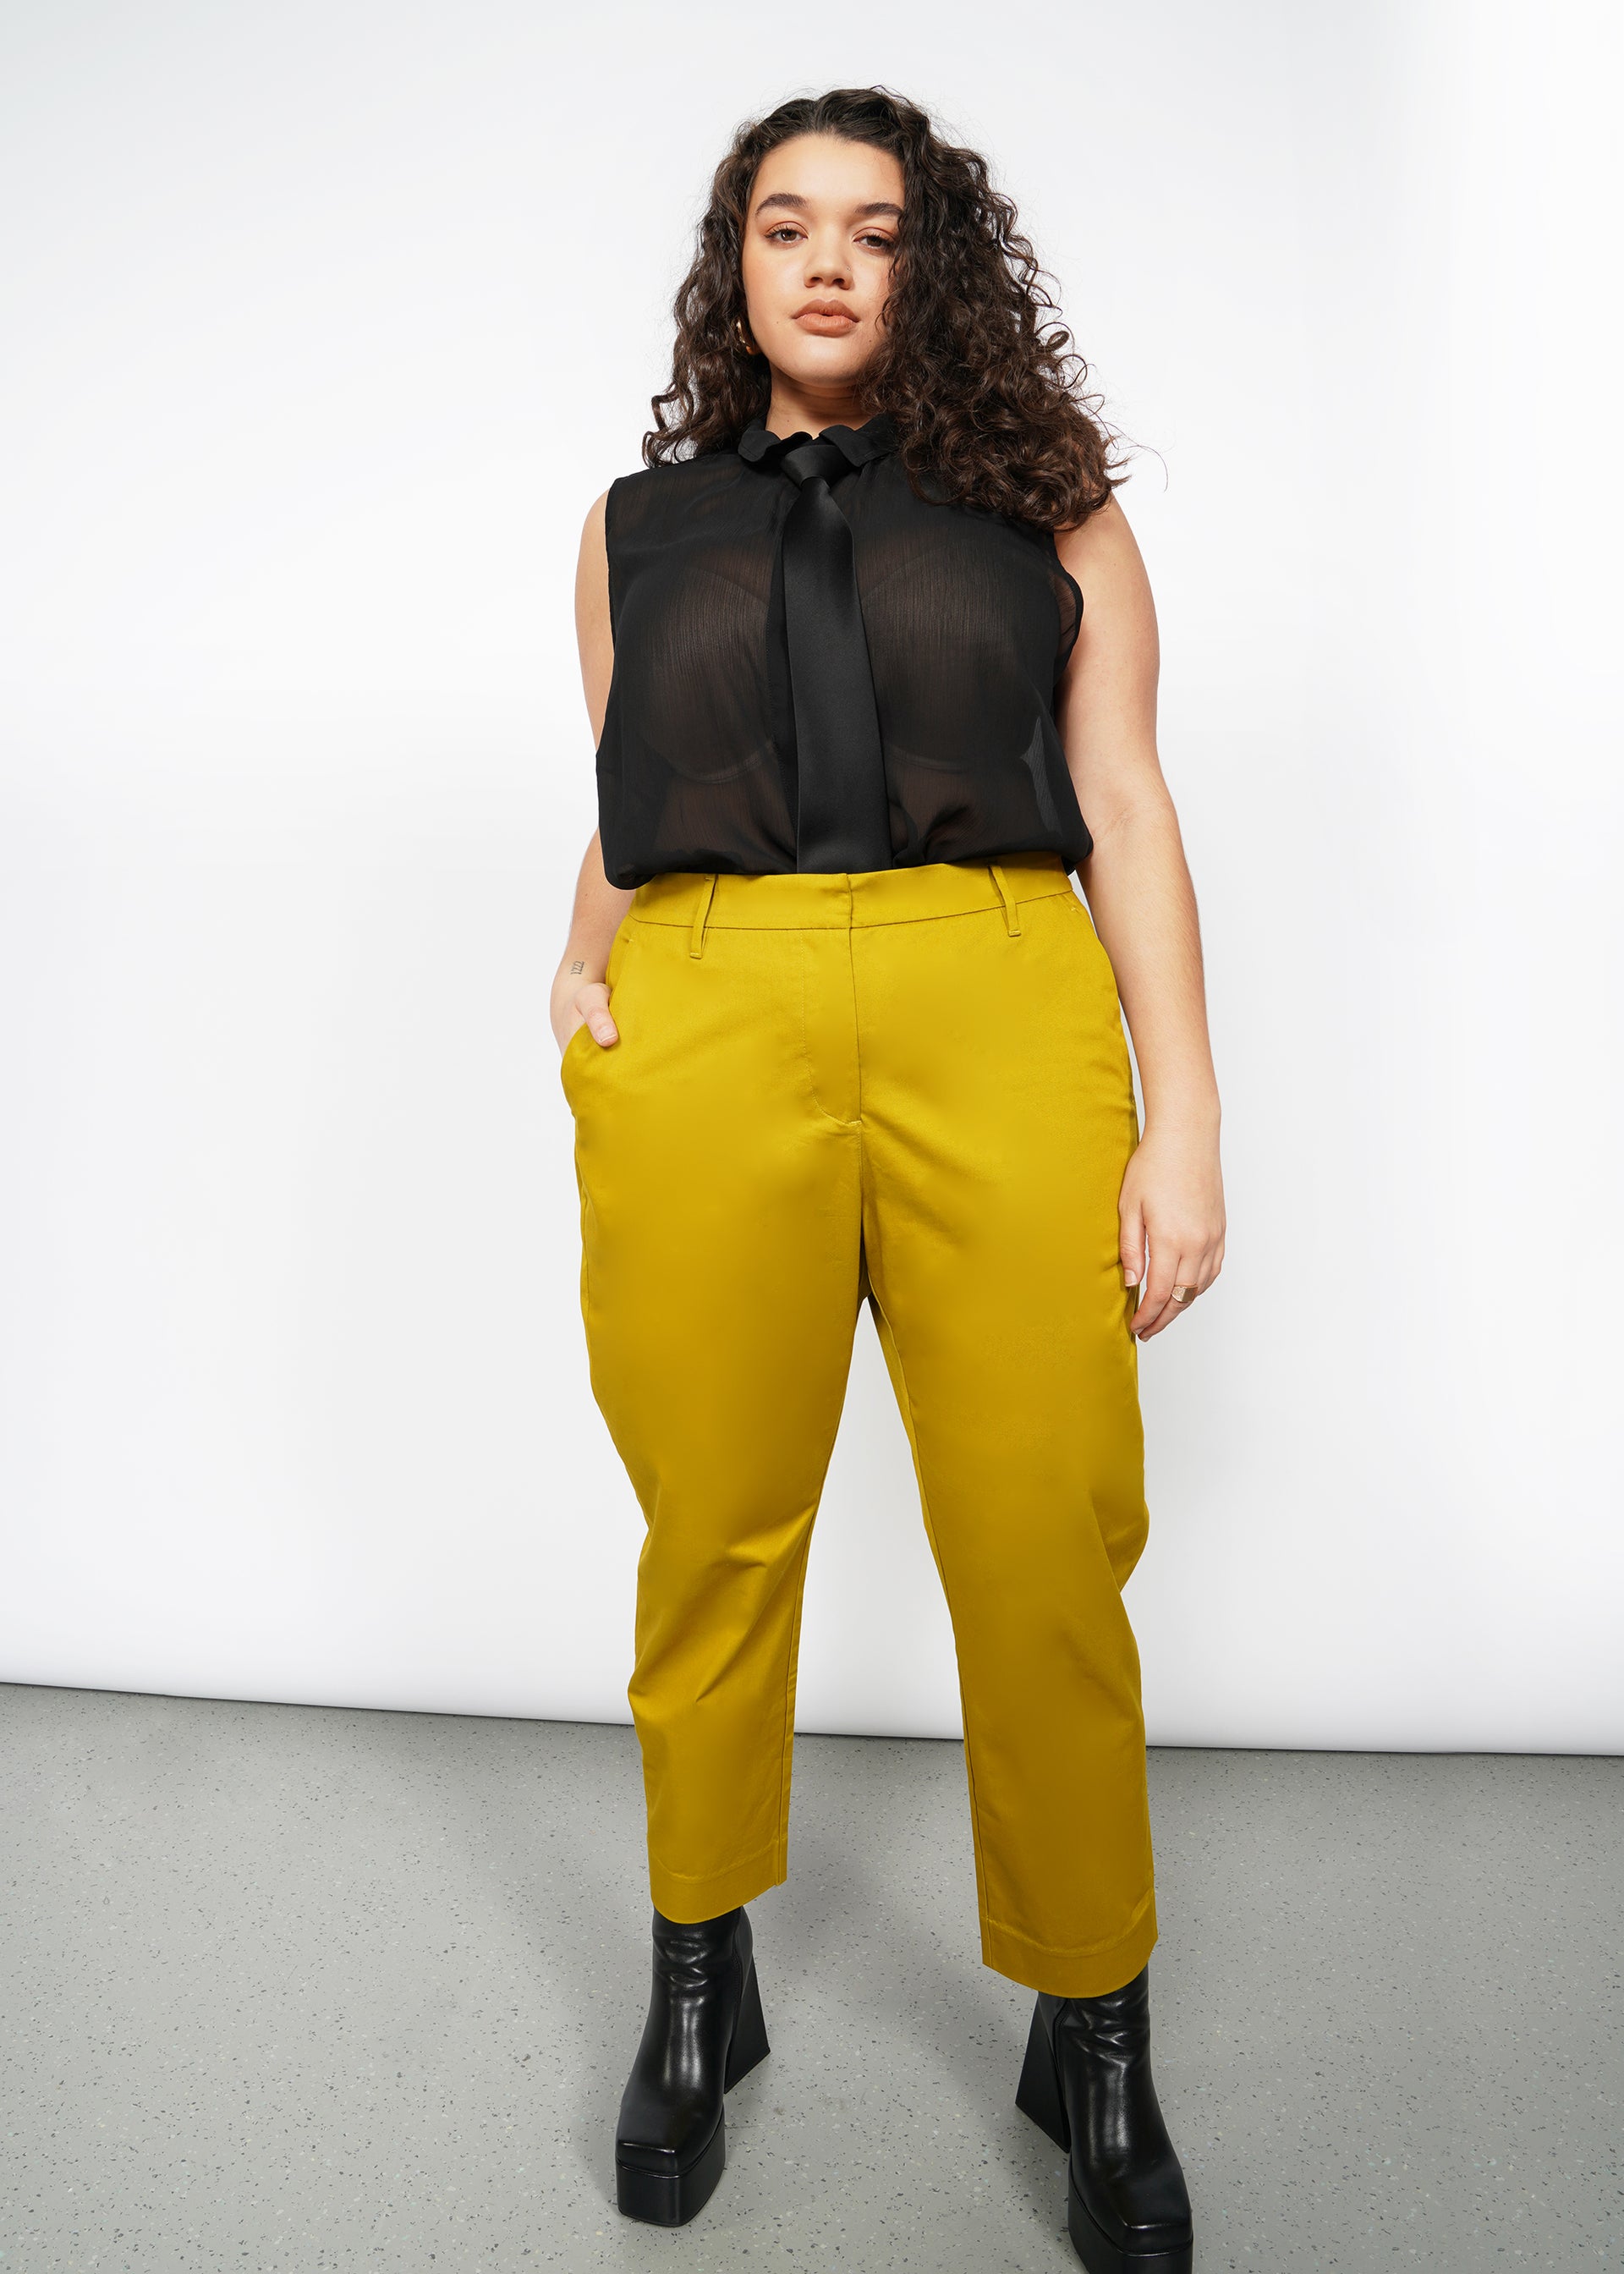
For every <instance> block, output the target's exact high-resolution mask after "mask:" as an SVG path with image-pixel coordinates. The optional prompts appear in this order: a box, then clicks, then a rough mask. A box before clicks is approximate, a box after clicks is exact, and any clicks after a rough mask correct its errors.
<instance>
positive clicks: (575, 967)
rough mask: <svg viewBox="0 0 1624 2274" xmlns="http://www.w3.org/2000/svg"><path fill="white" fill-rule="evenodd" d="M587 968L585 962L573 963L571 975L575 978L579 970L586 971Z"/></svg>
mask: <svg viewBox="0 0 1624 2274" xmlns="http://www.w3.org/2000/svg"><path fill="white" fill-rule="evenodd" d="M585 969H586V966H585V964H584V963H572V964H571V965H570V967H569V975H570V977H571V978H572V979H573V978H574V977H575V974H576V972H577V971H584V970H585Z"/></svg>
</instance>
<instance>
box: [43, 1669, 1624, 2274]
mask: <svg viewBox="0 0 1624 2274" xmlns="http://www.w3.org/2000/svg"><path fill="white" fill-rule="evenodd" d="M1152 1793H1153V1800H1154V1811H1155V1826H1156V1838H1157V1849H1158V1886H1159V1900H1160V1908H1161V1912H1162V1940H1161V1943H1160V1944H1159V1946H1158V1947H1157V1950H1156V1954H1155V1955H1154V1958H1153V1959H1152V1962H1151V1983H1152V1988H1153V1994H1154V2014H1155V2047H1156V2067H1157V2074H1158V2077H1159V2081H1160V2085H1161V2090H1162V2100H1163V2105H1164V2106H1165V2107H1166V2109H1167V2111H1168V2114H1169V2120H1170V2122H1171V2125H1172V2127H1173V2130H1174V2135H1175V2138H1176V2139H1177V2142H1178V2144H1179V2147H1180V2150H1181V2152H1182V2153H1183V2156H1184V2164H1185V2169H1186V2171H1187V2172H1188V2174H1189V2179H1190V2185H1191V2193H1192V2197H1193V2201H1194V2205H1195V2213H1196V2230H1197V2238H1198V2239H1197V2250H1196V2264H1197V2267H1198V2269H1199V2270H1202V2274H1219V2270H1222V2269H1234V2268H1247V2269H1254V2270H1259V2274H1286V2270H1291V2274H1296V2270H1299V2269H1301V2270H1304V2274H1319V2270H1327V2274H1330V2270H1359V2274H1363V2270H1365V2269H1377V2268H1380V2269H1391V2268H1394V2267H1416V2266H1419V2267H1428V2268H1436V2269H1439V2270H1442V2274H1477V2270H1479V2269H1482V2270H1489V2269H1496V2270H1498V2269H1510V2268H1532V2267H1560V2268H1564V2269H1567V2268H1571V2269H1575V2270H1577V2269H1581V2268H1583V2269H1586V2270H1593V2269H1598V2268H1619V2267H1620V2266H1624V2208H1621V2204H1620V2167H1619V2138H1620V2099H1621V2098H1624V2051H1621V2045H1624V2031H1621V2028H1620V2023H1621V2021H1624V2001H1621V1999H1620V1952H1619V1903H1620V1884H1621V1881H1624V1809H1621V1808H1620V1800H1621V1799H1624V1763H1620V1762H1619V1761H1615V1760H1589V1759H1572V1758H1478V1757H1472V1756H1442V1757H1438V1756H1415V1755H1400V1756H1364V1755H1353V1754H1335V1753H1306V1754H1290V1753H1220V1752H1198V1751H1190V1752H1171V1751H1162V1752H1157V1753H1154V1754H1153V1756H1152ZM0 1798H3V1799H4V1820H5V1825H6V1854H5V1860H4V1872H3V1874H0V1878H3V1880H4V1912H5V1915H6V1916H5V1922H4V1924H5V1931H6V1949H7V1954H8V1956H7V1963H6V1967H5V1972H4V1997H5V2007H6V2010H5V2012H4V2044H3V2046H0V2060H3V2061H4V2126H5V2157H4V2166H3V2167H0V2269H4V2274H59V2270H62V2274H65V2270H70V2269H71V2270H72V2274H80V2270H87V2269H97V2270H103V2269H123V2268H126V2267H128V2268H133V2269H140V2270H147V2269H159V2270H163V2274H169V2270H190V2269H209V2270H213V2269H216V2268H221V2269H225V2268H229V2269H232V2270H235V2274H268V2270H274V2269H282V2268H288V2269H297V2270H299V2274H321V2270H340V2269H342V2270H348V2269H351V2268H355V2269H361V2268H374V2267H376V2268H380V2269H387V2270H389V2274H397V2270H399V2274H416V2270H418V2269H425V2270H426V2269H433V2270H436V2274H441V2270H450V2269H462V2268H469V2269H473V2268H478V2269H481V2270H497V2274H500V2270H505V2269H509V2268H511V2269H530V2268H542V2267H564V2268H583V2269H589V2268H598V2267H614V2268H623V2269H628V2270H638V2269H643V2268H650V2269H659V2270H661V2274H677V2270H679V2269H688V2268H692V2269H695V2270H701V2269H703V2270H706V2274H709V2270H712V2269H720V2268H735V2269H745V2270H756V2274H763V2270H767V2269H771V2268H774V2267H783V2268H785V2269H801V2268H813V2267H833V2266H837V2265H838V2266H840V2267H842V2268H849V2269H852V2270H855V2274H883V2270H887V2269H891V2268H909V2269H919V2270H930V2274H957V2270H961V2269H962V2270H965V2274H997V2270H1011V2274H1014V2270H1019V2274H1026V2270H1034V2274H1036V2270H1050V2269H1052V2270H1054V2274H1064V2270H1065V2269H1067V2268H1071V2269H1072V2270H1073V2274H1075V2269H1076V2267H1077V2264H1078V2262H1077V2260H1076V2259H1075V2257H1074V2256H1073V2255H1072V2253H1071V2248H1070V2245H1069V2244H1068V2243H1067V2241H1066V2240H1065V2235H1064V2192H1063V2159H1062V2157H1060V2155H1059V2153H1058V2151H1057V2150H1054V2149H1052V2148H1051V2147H1050V2146H1049V2142H1047V2141H1046V2140H1044V2139H1043V2138H1042V2136H1041V2135H1040V2134H1039V2133H1037V2132H1036V2131H1035V2130H1034V2128H1033V2127H1031V2126H1030V2125H1028V2124H1027V2123H1026V2122H1025V2120H1023V2119H1021V2118H1020V2117H1019V2116H1018V2115H1017V2114H1016V2112H1015V2111H1014V2108H1013V2106H1012V2105H1011V2096H1012V2092H1013V2089H1014V2083H1015V2078H1016V2074H1017V2070H1018V2067H1019V2058H1020V2051H1021V2046H1022V2044H1023V2042H1024V2037H1025V2031H1026V2019H1027V2015H1028V2013H1029V2010H1030V2003H1031V2001H1030V1998H1029V1996H1028V1995H1027V1993H1026V1992H1024V1991H1021V1990H1019V1989H1018V1988H1016V1987H1015V1986H1014V1985H1013V1984H1011V1983H1008V1982H1005V1981H1004V1980H1003V1979H1002V1977H999V1976H996V1975H994V1974H992V1973H989V1971H987V1969H984V1968H983V1967H981V1964H980V1963H979V1960H978V1956H977V1951H976V1943H975V1920H974V1896H973V1886H972V1877H971V1858H970V1844H969V1830H968V1821H967V1817H966V1803H965V1787H964V1769H963V1762H962V1758H961V1755H960V1752H959V1747H958V1746H956V1745H949V1744H930V1743H892V1742H888V1741H877V1740H859V1739H844V1738H802V1739H801V1741H800V1743H799V1744H798V1747H797V1752H796V1784H795V1809H794V1822H793V1852H792V1878H791V1881H790V1884H789V1885H788V1886H786V1887H782V1888H778V1889H776V1890H775V1891H774V1892H773V1893H772V1894H770V1895H767V1896H764V1897H763V1898H762V1899H761V1900H760V1901H758V1902H757V1903H756V1904H755V1905H754V1906H753V1907H752V1914H751V1915H752V1917H753V1919H754V1921H755V1923H756V1947H757V1951H758V1953H759V1959H760V1968H761V1975H762V1984H763V1998H764V2002H765V2005H766V2010H767V2020H768V2026H769V2029H770V2030H771V2036H772V2043H773V2051H772V2057H771V2059H770V2060H769V2061H768V2062H767V2063H766V2064H765V2065H764V2067H763V2068H761V2069H759V2070H758V2071H757V2072H756V2074H755V2075H754V2076H752V2077H750V2078H748V2080H747V2081H746V2082H745V2083H744V2084H742V2085H741V2087H740V2088H739V2089H738V2090H737V2091H736V2092H735V2093H734V2094H733V2096H732V2097H731V2098H730V2101H729V2104H728V2141H729V2161H728V2169H727V2171H726V2174H725V2176H724V2178H723V2180H722V2184H721V2187H719V2189H718V2192H717V2194H716V2195H715V2196H714V2197H713V2198H712V2200H711V2203H710V2205H709V2206H708V2208H707V2209H706V2210H704V2211H703V2213H702V2214H701V2216H700V2218H698V2219H697V2220H696V2221H695V2223H694V2225H691V2226H689V2227H688V2228H686V2229H684V2230H682V2231H680V2233H675V2234H662V2233H654V2232H651V2231H650V2230H649V2229H646V2228H643V2227H638V2226H635V2225H630V2224H629V2223H628V2222H626V2221H624V2220H622V2219H620V2218H619V2216H618V2215H617V2213H616V2211H615V2210H614V2208H613V2194H612V2169H611V2158H612V2149H611V2141H612V2135H613V2120H614V2112H615V2105H616V2103H617V2100H618V2098H619V2095H620V2085H621V2082H622V2081H623V2078H624V2074H625V2070H626V2067H627V2065H628V2061H629V2059H630V2057H631V2052H632V2049H633V2046H634V2044H635V2039H636V2036H637V2031H638V2029H639V2028H640V2026H641V2020H642V2012H643V2000H644V1997H645V1994H646V1969H647V1955H646V1951H647V1912H646V1898H645V1895H644V1892H643V1890H644V1881H643V1854H642V1844H641V1842H642V1815H641V1806H642V1795H641V1785H640V1782H639V1779H638V1773H637V1766H636V1756H635V1747H634V1741H633V1739H632V1736H631V1733H630V1732H629V1731H628V1730H625V1729H617V1728H574V1727H568V1726H563V1725H560V1724H558V1723H547V1722H524V1721H488V1720H478V1719H457V1718H454V1717H450V1716H438V1715H428V1714H410V1713H350V1712H337V1711H328V1710H324V1709H322V1708H319V1707H309V1708H306V1707H297V1706H244V1705H231V1704H216V1703H208V1702H201V1701H198V1700H193V1699H181V1698H147V1697H126V1696H120V1695H116V1694H107V1693H102V1692H91V1691H74V1690H47V1689H21V1688H11V1689H0Z"/></svg>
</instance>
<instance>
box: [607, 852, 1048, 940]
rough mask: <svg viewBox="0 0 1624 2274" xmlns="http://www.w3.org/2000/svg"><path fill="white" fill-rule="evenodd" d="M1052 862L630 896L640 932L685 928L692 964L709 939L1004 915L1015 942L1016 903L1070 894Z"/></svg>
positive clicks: (867, 873) (928, 867) (780, 879)
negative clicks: (993, 912) (720, 933)
mask: <svg viewBox="0 0 1624 2274" xmlns="http://www.w3.org/2000/svg"><path fill="white" fill-rule="evenodd" d="M1070 891H1071V870H1069V869H1068V868H1067V867H1066V864H1065V862H1064V860H1063V859H1062V858H1061V856H1060V855H1059V854H1058V853H1006V854H1004V855H1003V856H1002V858H1001V859H999V860H996V861H974V862H971V861H962V862H961V861H927V862H921V864H920V865H919V866H918V867H917V868H913V869H862V870H851V871H848V870H827V871H823V870H804V871H802V870H786V871H785V872H784V873H782V874H778V875H767V876H733V875H730V874H728V873H727V872H726V871H725V870H724V871H720V872H718V871H715V870H686V869H681V870H677V869H673V870H668V871H667V872H666V873H665V875H664V876H659V877H650V880H649V882H648V883H647V884H645V885H638V886H637V888H636V890H635V892H634V893H633V894H632V904H631V907H630V908H629V909H628V912H627V913H628V915H632V916H635V918H636V920H637V922H639V923H658V924H685V925H687V926H688V930H689V931H690V933H691V934H692V952H693V953H694V954H695V955H697V954H698V953H700V951H701V948H702V947H703V942H704V935H705V932H706V930H708V929H709V928H710V927H711V926H713V925H714V926H716V927H718V928H719V929H720V930H724V931H779V930H801V929H803V928H810V929H816V930H842V931H844V930H847V929H848V928H849V927H850V926H852V925H853V924H883V923H916V922H919V921H920V920H921V918H922V917H927V916H958V915H972V914H974V911H975V910H976V909H978V908H996V907H1002V908H1003V910H1004V921H1005V922H1006V924H1007V926H1008V928H1009V930H1010V932H1011V935H1017V936H1018V935H1019V931H1020V919H1019V915H1018V914H1017V913H1016V911H1017V909H1018V907H1019V904H1020V902H1021V901H1022V900H1045V899H1047V898H1048V897H1049V895H1050V894H1051V893H1054V892H1070Z"/></svg>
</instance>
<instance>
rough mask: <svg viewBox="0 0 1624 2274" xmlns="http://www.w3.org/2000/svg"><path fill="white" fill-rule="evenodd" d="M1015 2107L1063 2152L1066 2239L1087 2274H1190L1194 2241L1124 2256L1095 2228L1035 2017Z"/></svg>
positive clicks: (1057, 2085) (1052, 2065)
mask: <svg viewBox="0 0 1624 2274" xmlns="http://www.w3.org/2000/svg"><path fill="white" fill-rule="evenodd" d="M1015 2105H1016V2107H1017V2108H1019V2111H1020V2112H1021V2114H1022V2115H1023V2116H1029V2117H1030V2118H1031V2120H1032V2121H1033V2122H1034V2124H1035V2125H1036V2126H1037V2127H1038V2129H1039V2131H1040V2132H1044V2133H1047V2134H1048V2135H1049V2138H1050V2139H1051V2140H1052V2141H1053V2142H1054V2143H1055V2145H1056V2148H1064V2150H1065V2151H1066V2155H1067V2157H1068V2161H1067V2165H1066V2233H1068V2234H1069V2235H1070V2236H1071V2247H1072V2248H1073V2249H1074V2250H1075V2251H1076V2253H1077V2255H1078V2256H1079V2258H1080V2259H1081V2260H1082V2262H1083V2263H1084V2265H1085V2266H1086V2268H1087V2269H1088V2274H1191V2268H1192V2263H1193V2261H1194V2254H1195V2245H1194V2243H1193V2241H1191V2242H1184V2243H1175V2244H1174V2246H1173V2248H1171V2249H1170V2250H1124V2248H1122V2246H1121V2244H1120V2243H1116V2242H1113V2241H1112V2240H1111V2239H1110V2237H1109V2235H1108V2234H1106V2233H1104V2232H1103V2231H1102V2230H1101V2228H1100V2227H1099V2226H1097V2225H1095V2223H1094V2218H1093V2217H1092V2215H1091V2213H1090V2211H1089V2209H1088V2206H1087V2204H1086V2202H1084V2201H1083V2199H1082V2196H1081V2195H1079V2193H1078V2188H1077V2181H1076V2179H1075V2178H1074V2176H1073V2175H1072V2172H1071V2163H1070V2160H1069V2159H1070V2156H1071V2125H1070V2124H1069V2123H1068V2122H1067V2121H1066V2112H1065V2102H1064V2099H1063V2098H1062V2097H1061V2093H1060V2078H1059V2075H1058V2074H1057V2072H1056V2067H1055V2056H1054V2053H1053V2051H1052V2050H1051V2048H1050V2045H1049V2038H1048V2036H1047V2034H1046V2032H1045V2030H1044V2028H1043V2024H1042V2022H1041V2020H1040V2019H1039V2017H1038V2015H1037V2014H1035V2013H1034V2014H1033V2016H1032V2032H1031V2035H1030V2036H1029V2037H1027V2039H1026V2059H1025V2061H1024V2062H1023V2063H1022V2065H1021V2072H1020V2082H1019V2084H1018V2085H1017V2086H1016V2088H1015Z"/></svg>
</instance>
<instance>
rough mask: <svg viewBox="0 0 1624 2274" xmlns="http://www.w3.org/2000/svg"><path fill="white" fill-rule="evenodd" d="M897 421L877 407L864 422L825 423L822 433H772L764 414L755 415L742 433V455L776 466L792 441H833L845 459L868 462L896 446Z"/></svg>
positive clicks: (859, 463) (753, 462)
mask: <svg viewBox="0 0 1624 2274" xmlns="http://www.w3.org/2000/svg"><path fill="white" fill-rule="evenodd" d="M897 440H898V437H897V422H896V420H895V419H894V418H892V417H891V413H890V411H889V410H876V412H875V414H874V417H873V418H868V419H865V420H864V422H863V424H862V425H861V426H825V427H824V428H823V432H822V433H819V434H816V435H813V434H808V433H806V432H804V430H803V431H802V432H801V433H795V434H770V433H768V431H767V422H766V421H765V419H763V418H752V419H751V421H750V423H749V425H748V426H747V427H746V428H745V430H744V432H743V433H742V434H741V436H740V437H739V456H741V458H743V459H746V460H747V461H748V463H749V464H751V465H753V466H767V467H772V466H776V465H777V464H778V460H779V459H780V458H781V457H782V456H783V455H784V453H785V451H786V450H787V449H788V448H790V446H791V444H792V443H795V442H811V441H818V442H832V443H833V444H834V445H835V447H836V448H838V450H839V452H840V454H841V456H843V457H844V458H845V459H846V463H847V464H848V465H852V466H866V465H868V463H869V462H870V460H872V459H875V458H883V456H885V454H886V452H887V451H889V450H894V449H895V448H896V447H897Z"/></svg>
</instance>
